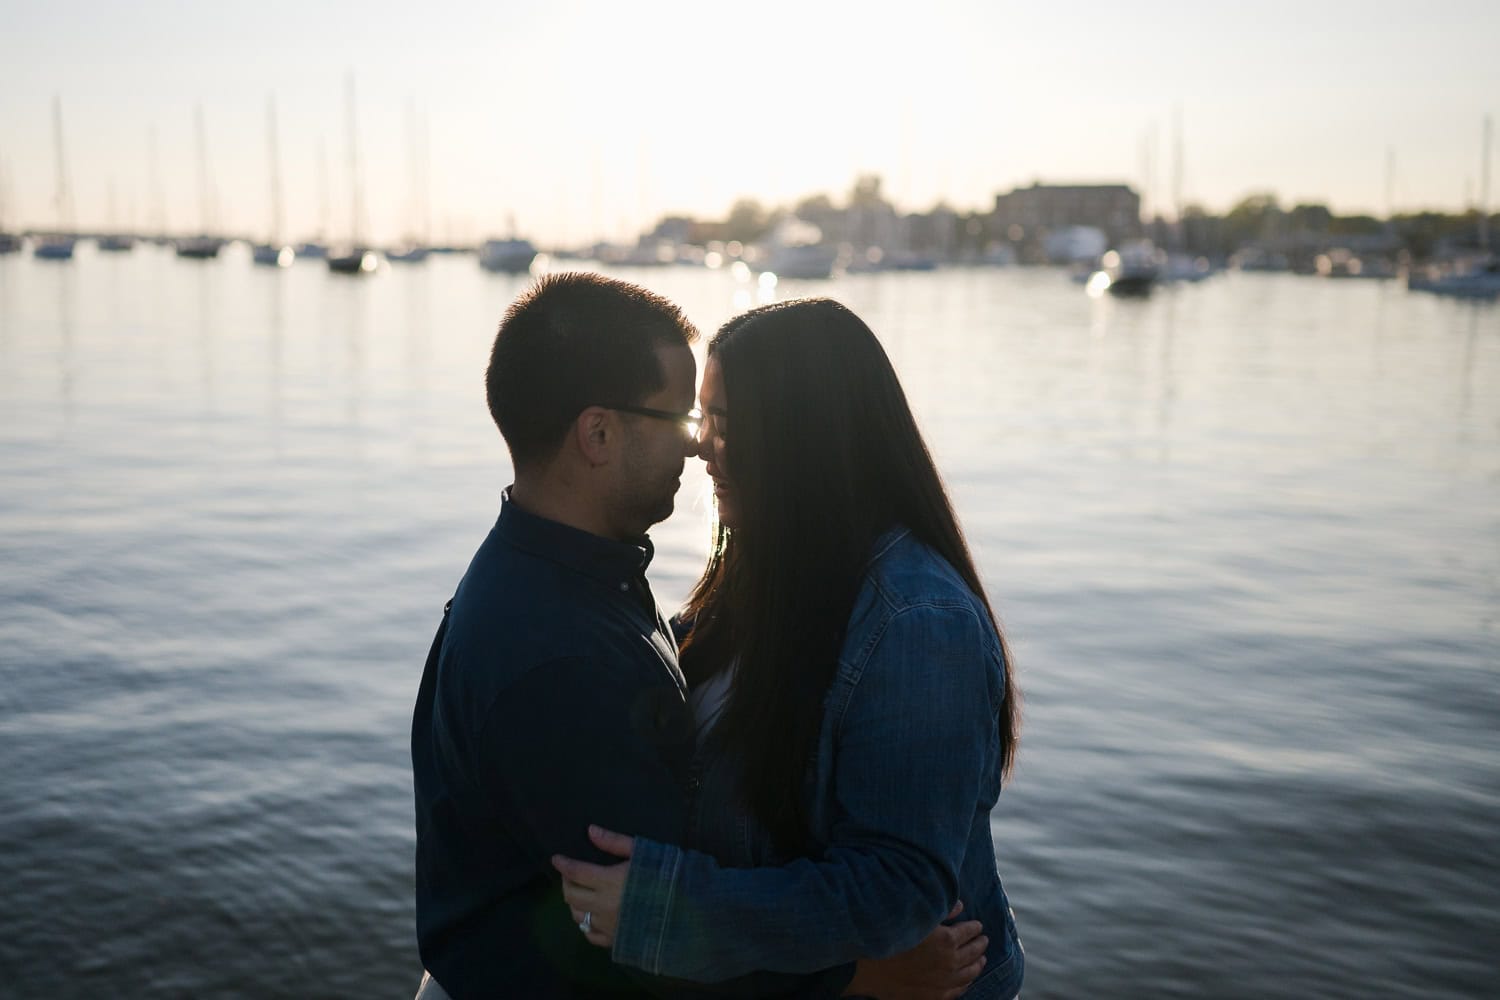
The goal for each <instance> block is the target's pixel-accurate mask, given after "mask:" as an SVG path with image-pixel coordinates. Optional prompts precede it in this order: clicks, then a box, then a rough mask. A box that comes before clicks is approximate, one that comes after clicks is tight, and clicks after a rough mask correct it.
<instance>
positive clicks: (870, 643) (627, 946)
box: [612, 528, 1024, 1000]
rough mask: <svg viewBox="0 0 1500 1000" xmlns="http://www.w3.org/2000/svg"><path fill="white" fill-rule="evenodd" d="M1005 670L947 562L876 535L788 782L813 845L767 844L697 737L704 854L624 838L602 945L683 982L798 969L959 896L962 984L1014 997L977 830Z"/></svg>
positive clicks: (842, 955) (1017, 967)
mask: <svg viewBox="0 0 1500 1000" xmlns="http://www.w3.org/2000/svg"><path fill="white" fill-rule="evenodd" d="M1006 667H1007V665H1006V663H1005V660H1004V657H1003V655H1002V653H1001V646H1000V640H999V637H998V636H997V635H996V633H995V630H994V627H993V626H992V625H991V623H990V619H989V616H988V614H987V613H986V611H985V607H984V605H983V604H982V603H981V602H980V601H979V600H978V598H976V597H975V596H974V594H973V593H972V592H971V591H970V590H969V589H968V587H967V586H966V585H965V584H964V582H963V580H962V578H961V577H959V575H958V574H957V573H956V572H955V571H954V570H953V568H952V567H951V566H950V565H948V563H947V562H946V561H944V560H943V559H942V558H941V557H940V556H938V555H937V554H936V553H935V552H933V551H932V550H931V549H929V548H927V547H926V546H925V545H923V544H921V543H920V542H918V541H917V540H916V539H915V538H913V537H912V536H911V534H910V533H909V532H908V531H907V530H906V529H904V528H901V529H896V530H893V531H891V532H888V533H887V534H885V535H884V536H882V538H881V539H880V541H879V543H878V544H877V546H876V548H875V554H874V556H873V557H872V559H871V563H870V566H869V569H868V570H867V572H866V576H865V580H864V582H863V584H862V585H861V588H860V592H859V595H858V597H857V598H856V600H855V605H854V613H853V614H852V615H851V617H850V620H849V628H848V632H847V633H846V635H845V639H844V645H843V649H842V650H841V652H840V654H839V662H838V669H837V672H836V675H835V677H834V679H833V682H832V683H831V685H830V687H829V690H828V694H827V697H826V699H825V702H824V713H823V723H822V732H821V736H820V740H819V744H818V750H817V756H816V759H815V760H814V761H813V762H812V767H811V769H810V771H809V775H808V781H807V787H806V788H805V789H804V794H805V795H807V797H808V802H809V810H810V812H809V814H810V816H811V826H812V832H813V835H814V839H815V840H816V842H817V843H818V844H819V845H820V847H821V849H822V851H821V854H820V855H818V856H815V857H811V858H799V859H793V860H790V861H788V860H786V859H784V858H779V857H777V856H776V855H775V854H774V852H773V851H772V849H771V846H770V839H769V836H768V835H767V834H766V832H765V831H764V829H763V828H761V827H760V826H759V824H758V823H756V822H755V821H754V820H753V819H752V818H751V817H750V816H749V814H748V812H747V811H746V808H745V806H744V804H743V800H742V799H740V798H739V796H738V794H737V790H738V787H739V783H738V781H737V777H736V762H735V761H734V760H732V759H728V758H726V757H725V755H723V754H722V753H715V752H714V749H713V744H712V741H710V742H709V744H708V746H707V747H705V748H704V750H703V751H700V753H699V757H698V760H697V761H696V772H695V774H696V778H697V779H698V780H701V788H698V789H696V790H695V793H696V795H697V799H696V801H695V803H694V809H693V819H692V823H693V827H692V829H691V830H690V842H691V843H693V844H694V845H695V846H696V847H701V848H703V850H704V851H712V852H713V853H714V854H715V855H717V856H718V857H719V859H720V860H719V861H716V860H715V858H714V857H713V856H710V854H708V853H703V852H700V851H698V850H683V849H681V848H679V847H676V846H673V845H669V844H661V843H657V842H655V841H651V840H648V839H646V838H638V839H637V840H636V844H635V853H634V856H633V858H632V861H631V867H630V874H629V877H628V879H627V881H626V885H625V898H624V904H623V907H622V913H621V917H620V923H619V927H618V929H617V932H616V938H615V943H614V948H613V952H612V954H613V958H614V960H615V961H616V962H620V963H623V964H625V965H630V966H633V967H635V968H638V969H643V970H645V971H647V972H651V973H656V974H659V975H666V976H675V977H678V978H682V979H692V980H697V981H699V982H714V981H718V980H721V979H727V978H729V977H730V976H735V975H739V974H742V973H746V972H751V971H753V970H757V969H764V970H772V971H779V972H794V973H806V972H812V971H816V970H818V969H824V968H828V967H830V966H835V965H840V964H843V963H847V962H852V961H854V960H855V959H857V958H865V957H869V958H882V957H886V956H890V955H895V954H898V953H900V952H902V951H905V950H907V949H908V948H911V947H912V946H913V945H915V944H917V943H918V942H919V941H921V940H922V938H924V937H925V936H926V935H927V934H928V933H930V932H931V931H932V929H933V928H934V927H936V926H937V924H938V923H939V922H940V921H941V920H942V919H943V918H944V916H946V914H947V913H948V911H949V910H950V909H952V907H953V904H954V903H955V902H956V901H957V900H959V899H962V900H963V903H964V912H963V916H962V917H961V918H960V919H964V920H980V921H982V922H983V924H984V930H985V933H986V934H987V935H989V938H990V944H989V948H988V951H987V952H986V958H987V964H986V965H985V968H984V971H983V973H982V974H981V975H980V978H979V979H978V980H977V981H976V982H975V983H974V985H973V986H972V987H971V988H970V990H969V992H968V993H967V994H966V995H967V996H969V997H975V998H986V1000H987V998H990V997H1003V998H1005V1000H1009V998H1011V997H1013V996H1015V995H1016V994H1017V993H1018V992H1019V991H1020V986H1021V977H1022V972H1023V965H1024V957H1023V956H1022V953H1021V946H1020V941H1019V939H1018V938H1017V937H1016V927H1015V922H1014V920H1013V918H1012V915H1011V912H1010V905H1009V903H1008V901H1007V900H1006V896H1005V891H1004V889H1003V888H1001V885H1000V876H999V874H998V873H997V871H996V868H995V847H994V842H993V839H992V837H991V832H990V810H991V809H992V808H993V807H994V805H995V801H996V798H997V797H998V796H999V794H1000V733H999V723H998V713H999V711H1000V708H1001V702H1002V700H1003V692H1004V684H1003V677H1004V671H1005V669H1006ZM697 783H698V781H697V780H695V782H694V784H695V785H696V784H697ZM773 866H774V867H773Z"/></svg>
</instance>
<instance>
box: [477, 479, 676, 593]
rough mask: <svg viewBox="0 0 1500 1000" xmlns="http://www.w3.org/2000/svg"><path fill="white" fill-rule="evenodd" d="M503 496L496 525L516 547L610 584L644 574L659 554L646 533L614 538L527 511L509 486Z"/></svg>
mask: <svg viewBox="0 0 1500 1000" xmlns="http://www.w3.org/2000/svg"><path fill="white" fill-rule="evenodd" d="M501 499H502V503H501V505H500V519H499V520H498V521H497V522H496V524H495V526H496V528H497V529H498V530H499V532H500V536H501V537H502V538H504V539H505V540H506V541H507V542H509V543H510V544H512V545H514V546H516V547H517V548H520V549H525V550H526V551H527V552H530V553H532V554H533V555H536V556H540V557H541V558H543V559H546V560H548V561H550V562H554V563H557V564H558V565H559V566H564V567H567V568H568V569H571V570H574V571H576V572H579V573H583V574H584V575H586V576H590V577H593V578H594V579H596V580H599V581H600V582H602V583H606V584H609V585H610V586H611V587H618V586H619V585H620V584H623V583H629V582H630V581H632V580H635V579H637V578H638V577H640V576H642V575H643V574H644V573H645V572H646V567H647V566H649V565H651V557H652V556H653V555H655V554H656V549H655V547H654V546H653V545H652V544H651V539H650V538H648V537H647V536H645V535H641V536H640V537H639V538H635V539H631V540H628V541H623V542H622V541H615V540H614V539H612V538H604V537H603V536H601V535H595V534H592V533H590V532H587V531H583V530H581V529H579V528H573V527H569V526H568V525H566V524H561V523H559V522H557V521H551V520H548V519H547V518H545V517H539V516H538V515H536V514H532V513H530V512H528V511H525V510H523V509H521V506H520V505H519V504H517V503H516V502H515V501H514V500H512V499H511V498H510V487H506V489H505V492H504V493H502V494H501Z"/></svg>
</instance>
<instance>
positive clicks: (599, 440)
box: [573, 406, 618, 467]
mask: <svg viewBox="0 0 1500 1000" xmlns="http://www.w3.org/2000/svg"><path fill="white" fill-rule="evenodd" d="M617 436H618V427H617V425H616V424H615V421H614V414H613V413H611V412H610V411H609V410H606V409H605V408H604V407H602V406H590V407H588V408H587V409H585V410H584V411H583V412H582V413H580V414H578V416H577V417H575V418H574V420H573V442H574V443H575V444H576V445H577V446H578V451H579V453H580V454H582V455H583V457H584V458H585V459H586V460H587V461H588V463H589V465H590V466H591V467H597V466H600V465H607V464H608V463H609V460H610V459H611V458H612V457H613V455H612V454H611V452H612V451H613V450H614V444H615V438H616V437H617Z"/></svg>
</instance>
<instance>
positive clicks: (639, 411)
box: [600, 404, 703, 437]
mask: <svg viewBox="0 0 1500 1000" xmlns="http://www.w3.org/2000/svg"><path fill="white" fill-rule="evenodd" d="M600 405H602V406H604V409H606V410H618V411H620V412H621V413H634V414H635V415H636V416H638V417H651V418H653V419H656V420H670V421H672V423H674V424H677V425H678V426H680V427H681V428H682V429H683V430H684V431H685V432H686V433H688V434H689V435H691V436H693V437H697V436H698V428H700V427H702V426H703V411H702V410H699V409H697V408H696V407H695V408H693V409H691V410H688V411H687V412H686V413H673V412H672V411H671V410H653V409H652V408H651V407H649V406H608V405H605V404H600Z"/></svg>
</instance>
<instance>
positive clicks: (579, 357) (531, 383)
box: [485, 271, 698, 466]
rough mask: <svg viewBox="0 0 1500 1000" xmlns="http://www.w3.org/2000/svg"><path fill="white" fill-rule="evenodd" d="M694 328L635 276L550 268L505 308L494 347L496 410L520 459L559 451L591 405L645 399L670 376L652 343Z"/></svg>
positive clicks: (490, 389) (693, 335)
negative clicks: (636, 281)
mask: <svg viewBox="0 0 1500 1000" xmlns="http://www.w3.org/2000/svg"><path fill="white" fill-rule="evenodd" d="M697 339H698V330H697V328H696V327H694V326H693V324H692V323H689V322H688V320H687V317H685V316H684V315H683V314H682V310H681V309H679V308H677V306H675V305H673V304H672V303H671V302H668V301H667V300H666V299H664V298H662V297H661V296H660V295H657V294H655V293H654V292H649V291H647V290H646V289H644V288H641V287H640V286H639V285H632V284H630V283H628V282H624V281H617V280H615V279H614V278H606V277H604V276H603V275H601V274H593V273H590V272H587V271H568V272H563V273H560V274H549V275H546V276H544V277H542V278H540V279H538V280H537V281H536V283H535V284H533V285H532V286H531V287H530V288H528V289H527V290H526V291H525V292H523V293H522V294H521V296H520V297H519V298H518V299H516V301H515V302H514V303H512V304H511V307H510V308H509V309H508V310H506V313H505V318H504V319H502V320H501V321H500V330H499V332H497V333H496V334H495V345H494V347H493V348H492V349H491V351H490V365H489V370H488V371H487V372H486V373H485V390H486V395H487V397H488V399H489V404H490V415H491V416H493V417H494V418H495V426H497V427H499V428H500V434H501V436H503V437H504V438H505V443H506V445H507V446H508V447H509V448H510V454H511V460H512V461H513V462H514V464H515V465H517V466H520V465H525V464H528V463H531V462H536V461H544V460H546V459H548V458H551V457H552V456H553V455H555V454H557V449H558V448H559V447H560V446H561V444H562V441H563V437H564V435H565V434H566V432H567V429H568V427H569V425H571V424H572V423H573V421H574V420H575V419H577V417H578V414H579V413H581V412H582V411H583V410H584V409H585V408H587V407H589V406H594V405H620V406H633V405H639V404H640V403H641V401H642V400H644V399H645V398H646V397H647V396H650V395H651V394H652V393H654V392H657V391H658V390H660V389H661V388H662V386H663V385H665V384H666V377H665V375H664V374H663V373H662V370H661V364H660V362H658V360H657V358H656V349H657V348H658V347H659V346H661V345H673V344H681V345H683V346H686V345H688V344H691V343H693V342H694V341H695V340H697Z"/></svg>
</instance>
